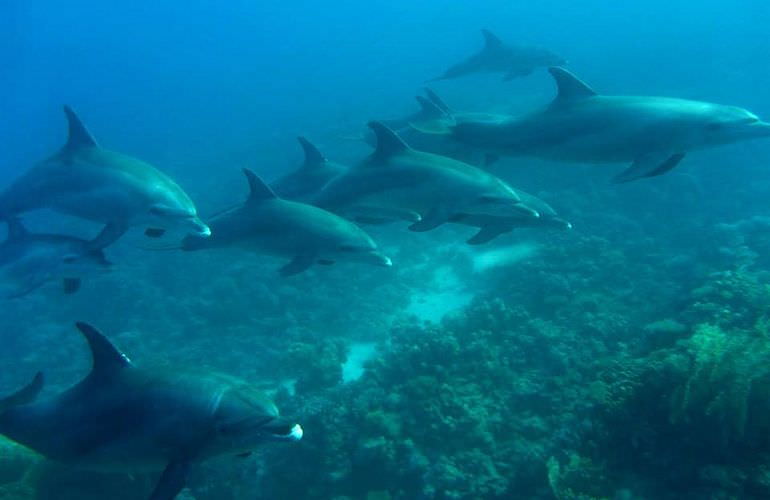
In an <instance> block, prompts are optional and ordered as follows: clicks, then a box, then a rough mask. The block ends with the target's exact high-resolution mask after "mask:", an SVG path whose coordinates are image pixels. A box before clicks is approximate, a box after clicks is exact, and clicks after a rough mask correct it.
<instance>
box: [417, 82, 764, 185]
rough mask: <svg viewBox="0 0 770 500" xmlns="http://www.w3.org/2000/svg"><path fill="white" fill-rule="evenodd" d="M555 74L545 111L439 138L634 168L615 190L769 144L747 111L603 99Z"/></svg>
mask: <svg viewBox="0 0 770 500" xmlns="http://www.w3.org/2000/svg"><path fill="white" fill-rule="evenodd" d="M549 71H550V73H551V75H553V78H554V80H555V81H556V85H557V88H558V93H557V96H556V98H555V99H554V100H553V102H551V104H550V105H549V106H547V107H546V108H545V109H544V110H541V111H537V112H533V113H530V114H526V115H524V116H520V117H510V118H508V119H505V120H500V121H472V120H471V121H464V122H462V123H457V124H456V125H452V126H449V127H447V130H445V131H443V132H442V131H439V132H437V133H444V134H449V135H451V136H452V137H453V138H454V139H455V140H457V141H459V142H461V143H463V144H465V145H467V146H470V147H475V148H479V149H480V150H483V151H485V152H486V153H488V154H493V155H524V156H535V157H541V158H547V159H554V160H561V161H575V162H589V163H613V162H631V165H630V166H629V167H628V168H627V169H626V170H624V171H623V172H621V173H620V174H619V175H617V176H616V177H615V178H614V182H628V181H632V180H636V179H640V178H643V177H654V176H657V175H661V174H664V173H666V172H668V171H669V170H671V169H672V168H674V167H675V166H677V165H678V164H679V162H680V161H681V160H682V159H683V158H684V157H685V155H686V154H687V152H689V151H693V150H698V149H705V148H709V147H713V146H719V145H723V144H730V143H734V142H738V141H742V140H747V139H754V138H761V137H770V123H767V122H763V121H760V120H759V118H757V116H756V115H754V114H753V113H751V112H749V111H747V110H745V109H742V108H738V107H734V106H725V105H720V104H712V103H707V102H699V101H690V100H685V99H676V98H670V97H627V96H604V95H599V94H597V93H596V92H594V90H593V89H591V88H590V87H589V86H588V85H586V84H585V83H583V82H582V81H580V80H579V79H578V78H577V77H575V76H574V75H573V74H572V73H570V72H569V71H567V70H565V69H563V68H550V69H549ZM426 131H428V130H426ZM430 132H435V130H430Z"/></svg>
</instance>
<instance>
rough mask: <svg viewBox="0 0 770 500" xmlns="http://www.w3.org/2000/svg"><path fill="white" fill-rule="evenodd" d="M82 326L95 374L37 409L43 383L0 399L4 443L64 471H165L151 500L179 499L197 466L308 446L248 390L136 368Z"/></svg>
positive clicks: (232, 382) (235, 383)
mask: <svg viewBox="0 0 770 500" xmlns="http://www.w3.org/2000/svg"><path fill="white" fill-rule="evenodd" d="M76 326H77V328H78V330H80V332H81V333H82V334H83V336H84V337H85V339H86V341H87V342H88V345H89V347H90V348H91V354H92V356H93V367H92V369H91V372H90V373H89V374H88V375H87V376H86V377H85V378H84V379H83V380H82V381H80V382H79V383H78V384H76V385H75V386H73V387H72V388H70V389H68V390H66V391H64V392H62V393H60V394H58V395H56V396H53V397H52V398H50V399H47V400H42V401H36V399H37V396H38V394H39V392H40V391H41V389H42V387H43V376H42V374H41V373H38V374H37V375H36V376H35V378H34V379H33V381H32V382H30V383H29V385H27V386H26V387H24V388H23V389H21V390H19V391H18V392H16V393H15V394H12V395H10V396H8V397H6V398H3V399H0V434H2V435H4V436H6V437H8V438H9V439H12V440H13V441H16V442H17V443H20V444H22V445H24V446H26V447H28V448H30V449H32V450H34V451H36V452H37V453H40V454H41V455H43V456H44V457H46V458H48V459H51V460H54V461H57V462H61V463H63V464H65V465H70V466H75V467H81V468H86V469H91V470H99V471H126V472H143V471H147V472H151V471H160V470H162V471H163V473H162V475H161V476H160V480H159V481H158V483H157V485H156V486H155V489H154V491H153V493H152V495H151V496H150V500H171V499H173V498H175V497H176V496H177V494H178V493H179V492H180V491H181V490H182V488H184V485H185V483H186V478H187V475H188V472H189V469H190V467H191V465H192V464H194V463H196V462H199V461H202V460H205V459H207V458H210V457H214V456H217V455H225V454H232V455H236V454H242V453H247V452H250V451H252V450H253V449H254V448H256V447H257V446H259V445H260V444H262V443H264V442H267V441H297V440H299V439H300V438H301V437H302V428H301V427H300V426H299V424H296V423H295V422H293V421H291V420H287V419H284V418H282V417H280V416H279V415H278V409H277V408H276V407H275V404H273V402H272V401H271V400H270V399H269V398H268V397H267V396H266V395H265V394H263V393H262V392H260V391H258V390H256V389H255V388H254V387H253V386H251V385H249V384H248V383H246V382H245V381H242V380H239V379H237V378H234V377H231V376H227V375H219V374H213V373H206V374H193V373H186V372H182V371H177V370H174V371H171V372H166V371H153V370H147V369H144V368H139V367H138V366H135V365H134V364H133V363H132V362H131V361H130V360H129V359H128V357H127V356H126V355H125V354H123V353H121V352H120V351H119V350H118V349H117V348H116V347H115V346H114V345H113V344H112V343H110V341H109V340H108V339H107V338H106V337H105V336H104V335H102V334H101V333H100V332H99V331H97V330H96V329H95V328H94V327H92V326H91V325H88V324H86V323H76Z"/></svg>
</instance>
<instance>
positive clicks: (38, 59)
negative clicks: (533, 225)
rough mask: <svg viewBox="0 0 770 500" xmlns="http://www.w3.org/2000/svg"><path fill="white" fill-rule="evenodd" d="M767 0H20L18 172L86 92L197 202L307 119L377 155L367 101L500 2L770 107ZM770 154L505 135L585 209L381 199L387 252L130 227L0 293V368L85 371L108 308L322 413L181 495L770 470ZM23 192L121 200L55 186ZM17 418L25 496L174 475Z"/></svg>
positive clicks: (566, 42)
mask: <svg viewBox="0 0 770 500" xmlns="http://www.w3.org/2000/svg"><path fill="white" fill-rule="evenodd" d="M769 20H770V4H769V3H767V2H765V1H760V0H737V1H734V2H730V3H725V2H716V1H713V0H708V1H699V2H696V1H694V0H669V1H666V2H663V1H660V0H653V1H646V2H606V1H599V0H590V1H585V2H577V3H576V2H568V1H565V0H547V1H541V2H534V3H532V2H509V1H502V0H501V1H492V0H481V1H478V2H440V1H438V0H429V1H423V2H408V1H405V0H393V1H380V0H377V1H370V2H359V1H348V0H344V1H342V0H340V1H336V2H329V1H324V2H322V1H317V0H310V1H307V2H276V1H262V2H250V1H244V0H234V1H231V2H220V3H216V2H201V1H192V2H181V1H167V2H150V1H145V0H138V1H135V2H121V3H114V2H96V1H85V0H73V1H70V2H34V1H22V0H8V1H6V2H5V3H4V4H3V5H2V6H0V33H1V34H2V35H0V37H1V38H2V43H0V63H1V64H2V68H1V69H0V95H2V98H0V117H2V119H1V120H0V138H1V139H0V144H2V145H3V147H0V187H5V186H7V185H9V184H10V183H11V182H12V181H13V180H14V179H16V178H17V177H18V176H19V175H21V174H22V173H23V172H25V171H26V170H27V169H28V168H30V167H31V166H32V165H33V164H35V163H36V162H38V161H40V160H41V159H43V158H46V157H48V156H50V155H52V154H53V153H54V152H55V151H57V149H58V148H59V147H61V145H62V144H63V143H64V141H65V139H66V122H65V120H64V116H63V114H62V112H61V106H62V105H64V104H68V105H71V106H72V107H73V108H74V109H75V110H76V111H77V112H78V114H79V115H80V117H81V118H82V119H83V120H84V122H85V123H86V124H87V126H88V128H89V130H90V131H91V132H92V133H93V135H94V136H95V137H96V138H97V140H98V141H99V143H100V144H101V145H102V146H104V147H107V148H109V149H113V150H116V151H121V152H125V153H127V154H130V155H133V156H136V157H139V158H142V159H143V160H145V161H148V162H150V163H152V164H153V165H156V166H157V167H158V168H160V169H161V170H162V171H164V172H166V173H167V174H168V175H170V176H171V177H173V178H174V179H175V180H176V181H177V182H178V183H179V184H180V185H181V186H182V187H183V188H184V189H185V190H186V191H187V193H189V195H190V196H191V198H192V199H193V200H194V201H195V203H196V205H197V207H198V210H199V212H200V213H201V214H202V216H204V218H205V217H206V216H207V215H208V214H211V213H214V212H215V211H217V210H219V209H221V208H223V207H226V206H230V205H232V204H234V203H239V202H240V201H242V200H243V199H244V197H245V196H246V193H247V189H246V183H245V181H244V180H243V176H242V174H241V169H242V168H243V167H248V168H251V169H252V170H254V171H255V172H257V173H258V174H259V175H260V176H262V177H263V178H264V179H266V180H272V179H275V178H277V177H279V176H280V175H281V174H283V173H286V172H288V171H290V170H292V169H294V168H295V167H296V166H297V165H298V164H299V163H300V162H301V159H302V156H301V150H300V148H299V147H298V145H297V143H296V136H297V135H304V136H307V137H308V138H310V139H311V140H312V141H313V142H314V143H315V144H317V145H318V146H319V148H320V149H321V150H322V151H323V152H324V153H325V154H326V155H327V156H328V157H329V158H330V159H334V160H337V161H340V162H343V163H347V164H351V163H354V162H356V161H358V160H360V159H361V158H363V157H365V155H367V154H368V152H369V151H370V149H369V147H368V146H366V145H365V144H364V143H363V142H362V141H359V140H357V137H358V136H360V134H361V133H362V131H363V130H364V124H365V123H366V122H367V121H369V120H371V119H375V118H393V117H399V116H403V115H406V114H408V113H411V112H412V111H414V109H415V102H414V99H413V96H414V95H416V94H419V93H420V92H421V89H422V87H423V86H424V85H425V84H424V82H425V80H427V79H429V78H431V77H433V76H435V75H437V74H439V73H441V72H442V71H443V70H444V69H445V68H446V67H447V66H448V65H449V64H451V63H453V62H456V61H457V60H459V59H461V58H463V57H465V56H466V55H468V54H470V53H471V52H472V51H474V50H476V49H477V48H478V47H480V45H481V43H482V41H481V36H480V34H479V30H480V29H481V28H488V29H490V30H492V31H494V32H495V33H496V34H497V35H498V36H500V38H502V39H503V40H505V41H507V42H511V43H519V44H534V45H539V46H544V47H547V48H549V49H550V50H552V51H554V52H556V53H558V54H560V55H562V56H564V57H565V58H566V59H567V60H568V67H569V68H570V70H572V71H573V72H574V73H575V74H577V75H578V76H580V78H582V79H583V80H585V81H586V82H588V83H589V84H590V85H591V86H592V87H593V88H594V89H595V90H597V91H598V92H600V93H606V94H620V95H662V96H671V97H681V98H688V99H696V100H703V101H709V102H716V103H722V104H731V105H735V106H740V107H744V108H746V109H749V110H751V111H752V112H753V113H756V114H757V115H758V116H759V117H762V118H764V119H765V120H768V119H770V90H768V89H769V88H770V86H769V85H768V84H770V64H768V54H770V38H769V37H768V36H767V26H768V21H769ZM431 86H432V88H434V89H435V90H436V91H437V92H438V93H439V94H440V95H441V96H442V97H443V98H444V99H445V100H446V101H447V102H448V103H450V104H451V105H452V106H453V107H455V108H456V109H460V110H474V111H491V112H499V113H521V112H525V111H529V110H532V109H535V108H536V107H538V106H542V105H545V104H547V103H548V102H549V101H550V99H551V98H552V96H553V94H554V86H553V83H552V79H551V78H550V76H549V75H548V73H547V72H546V71H544V70H543V69H542V68H540V69H538V70H536V71H535V72H534V73H533V74H532V75H531V76H528V77H526V78H520V79H515V80H513V81H510V82H502V81H501V80H500V75H496V74H484V75H472V76H468V77H465V78H460V79H455V80H447V81H442V82H437V83H435V84H431ZM768 165H770V141H767V140H764V141H762V140H757V141H750V142H740V143H737V144H734V145H730V146H724V147H720V148H716V149H708V150H704V151H699V152H694V153H692V154H688V156H687V157H686V159H685V160H684V161H683V162H682V164H681V165H680V166H679V167H677V168H676V169H675V170H673V171H672V172H671V173H669V174H667V175H664V176H661V177H657V178H655V179H651V180H644V181H640V182H634V183H629V184H627V185H612V184H611V183H609V181H608V180H609V179H610V178H611V177H612V176H613V175H615V174H616V173H617V172H618V171H620V170H621V169H622V168H623V167H622V166H621V165H585V164H574V163H559V162H549V161H542V160H536V159H520V158H515V159H504V160H502V161H501V163H499V164H497V165H496V166H495V167H494V170H493V171H494V172H495V173H496V174H497V175H499V176H500V177H501V178H503V179H505V180H506V181H508V182H510V183H511V184H512V185H513V186H515V187H519V188H521V189H524V190H526V191H527V192H530V193H533V194H536V195H538V196H540V197H541V198H543V199H544V200H546V201H547V202H548V203H550V204H551V205H553V207H554V208H555V209H556V210H557V211H558V212H559V214H560V215H562V216H563V217H564V218H565V219H567V220H569V221H570V222H571V223H572V224H573V226H574V229H573V230H571V231H567V232H560V231H536V230H520V231H519V230H517V231H516V232H514V233H513V234H507V235H504V236H502V237H501V238H499V239H498V240H495V241H494V242H493V243H490V244H489V245H485V246H481V247H471V246H467V245H465V243H464V241H465V240H466V239H467V238H468V237H470V236H471V235H472V234H473V230H472V229H470V228H466V227H458V226H445V227H441V228H439V229H437V230H435V231H432V232H429V233H413V232H410V231H408V230H407V229H406V228H405V227H404V224H401V223H398V224H393V225H386V226H368V227H367V228H366V230H367V232H368V233H369V234H371V236H372V237H373V238H374V239H375V240H376V241H377V243H378V244H379V245H380V247H381V248H382V249H383V250H384V251H385V252H386V253H387V254H388V255H389V256H390V257H391V258H392V259H393V261H394V266H393V267H392V268H389V269H385V268H375V267H371V266H364V265H361V264H352V263H347V264H345V263H340V264H337V265H334V266H329V267H324V266H315V267H314V268H312V269H311V270H310V271H309V272H307V273H305V274H302V275H299V276H296V277H292V278H287V279H283V278H281V277H279V276H278V274H277V273H276V269H277V268H278V267H280V266H281V265H283V263H284V262H283V261H282V260H281V259H277V258H273V257H265V256H260V255H254V254H253V253H249V252H246V251H238V250H217V251H211V252H200V253H194V254H193V253H181V252H151V251H147V250H145V249H143V247H145V246H147V245H148V240H147V238H145V237H144V236H143V235H142V230H139V229H133V230H131V231H130V232H129V233H128V234H127V235H126V236H124V237H123V238H122V239H121V240H119V241H118V242H117V243H116V244H115V245H114V246H112V247H110V248H108V249H107V254H108V256H109V258H110V260H111V261H113V262H114V263H115V266H114V267H115V269H114V270H113V271H112V272H110V273H106V274H104V275H98V276H90V277H88V278H85V279H84V280H83V287H82V289H81V290H80V291H79V292H78V293H77V294H74V295H66V296H65V295H63V294H62V293H61V290H60V289H59V287H58V286H57V285H56V284H49V285H47V286H45V287H43V288H42V289H40V290H37V291H35V292H34V293H32V294H30V295H28V296H26V297H24V298H22V299H16V300H8V301H4V302H2V309H0V311H2V314H0V366H1V367H2V369H0V394H6V393H10V392H12V391H14V390H16V389H17V388H18V387H20V386H21V385H22V384H24V383H26V382H27V381H28V380H29V378H30V377H31V375H32V374H33V373H34V372H35V371H37V370H39V369H45V371H46V375H47V385H46V388H45V390H44V393H43V395H44V396H49V395H52V394H55V393H56V392H57V391H59V390H62V389H63V388H65V387H66V386H67V385H69V384H72V383H74V382H76V381H77V380H79V378H80V377H82V375H83V374H84V373H85V372H86V371H87V369H88V365H89V359H88V356H87V352H86V350H85V347H84V345H83V343H82V342H81V340H80V339H79V338H78V336H77V335H76V333H75V332H74V329H73V327H72V326H71V325H72V323H73V322H74V321H76V320H86V321H89V322H92V323H93V324H95V325H98V326H99V328H100V329H102V330H103V331H104V332H105V333H107V334H108V336H109V337H110V338H112V339H113V340H114V341H115V342H116V343H117V344H118V345H120V347H121V348H122V349H123V350H124V351H126V352H127V353H128V354H129V356H130V357H131V358H132V359H133V360H134V361H136V362H137V363H138V364H140V365H142V366H146V365H161V366H167V367H168V366H193V367H195V368H197V369H199V370H202V371H204V372H206V371H218V372H226V373H230V374H233V375H236V376H238V377H240V378H243V379H247V380H250V381H253V382H254V383H257V384H258V385H259V386H260V387H263V388H265V389H266V390H268V391H269V392H270V393H271V394H272V395H273V396H274V398H275V399H276V401H277V402H278V405H279V406H280V407H281V408H282V411H283V412H284V413H287V414H288V413H290V414H292V415H296V417H297V419H298V420H299V421H301V422H303V426H304V427H305V437H304V438H303V440H302V441H301V442H300V443H297V444H291V445H284V444H281V445H280V446H267V447H266V448H265V450H260V451H258V452H257V453H256V454H255V455H253V456H251V457H249V458H246V459H234V458H232V457H225V458H220V459H217V460H215V461H213V462H209V463H206V464H203V465H199V466H196V468H195V469H194V471H193V473H192V474H191V480H190V483H189V490H186V491H185V493H184V495H187V497H182V498H196V499H198V500H204V499H214V498H217V499H220V498H224V499H229V498H233V499H235V498H238V499H245V498H314V499H315V498H318V499H325V498H340V499H341V498H350V499H359V498H367V499H374V498H394V499H415V498H426V499H427V498H435V499H450V498H451V499H454V498H462V499H464V498H469V499H470V498H484V499H486V498H495V499H496V498H559V499H568V498H570V499H571V498H634V499H635V498H767V497H768V496H770V481H768V480H767V478H766V477H765V476H766V474H765V473H764V472H763V471H766V470H767V467H768V466H770V461H769V458H768V457H770V442H768V440H767V438H766V435H767V434H766V431H767V430H768V429H770V421H768V420H767V417H766V415H767V414H768V413H767V412H766V411H765V410H767V409H769V408H767V405H768V403H767V402H766V400H767V397H766V396H767V394H768V391H770V371H767V369H766V368H765V366H770V365H768V364H767V363H766V361H768V360H770V344H769V343H768V342H770V337H768V335H770V334H768V331H769V330H768V328H767V324H768V323H767V322H768V318H767V307H768V306H770V293H768V290H769V289H770V288H768V287H769V286H770V260H768V258H767V255H768V254H767V252H768V250H770V238H768V236H767V235H768V234H769V233H768V227H770V224H768V223H767V220H768V219H767V218H768V217H770V208H769V207H768V203H767V200H768V198H769V197H770V174H768V171H767V167H768ZM25 221H27V224H28V225H29V226H30V227H31V228H33V229H35V230H37V231H46V232H66V233H68V234H74V235H77V236H80V237H83V238H90V237H93V236H94V235H95V234H96V233H97V232H98V231H99V229H100V228H99V225H98V224H94V223H91V222H86V221H82V220H79V219H76V218H73V217H68V216H62V215H59V214H55V213H52V212H49V211H43V212H37V213H33V214H30V215H29V216H25ZM704 325H708V326H709V327H710V328H711V329H708V328H706V327H705V326H704ZM704 332H705V333H704ZM709 339H710V340H709ZM749 358H751V359H749ZM10 446H11V445H9V444H7V443H6V442H5V441H0V457H2V456H4V454H5V450H6V448H7V449H8V450H11V451H8V453H9V456H16V455H19V457H20V458H19V457H17V458H14V459H13V460H11V461H10V462H13V463H14V464H15V463H16V462H15V461H14V460H17V461H19V464H20V465H18V467H16V466H15V465H14V467H16V468H14V467H11V466H10V465H9V466H8V467H7V468H8V472H7V473H5V472H3V470H2V469H3V467H4V466H3V465H2V463H0V493H2V494H0V496H1V497H3V498H45V499H60V498H67V499H69V498H104V497H101V496H99V493H95V492H94V491H91V490H89V489H88V488H89V487H93V485H94V484H99V485H100V486H99V487H100V488H106V489H107V490H105V491H111V492H113V493H110V495H111V496H109V498H143V497H144V496H146V495H147V494H148V492H149V491H150V486H151V485H152V483H153V481H154V479H155V476H157V474H156V475H155V476H152V475H151V476H148V478H144V476H141V477H139V478H133V476H131V478H129V476H127V475H126V474H123V473H117V474H108V475H97V476H92V475H91V473H88V472H73V473H70V472H66V471H69V470H70V469H64V470H65V472H61V471H58V470H54V471H53V472H51V471H47V472H45V473H42V474H41V475H36V474H33V473H29V474H27V475H26V476H25V475H24V473H27V472H29V471H30V470H33V471H37V470H38V469H37V468H38V467H40V465H39V464H38V461H39V459H38V458H36V457H29V456H26V455H22V452H21V451H20V449H18V448H9V447H10ZM619 450H620V451H619ZM15 454H16V455H15ZM10 462H9V463H10ZM672 464H674V465H672ZM46 470H47V469H46ZM22 472H24V473H22ZM297 474H301V475H302V477H303V481H300V482H299V483H300V484H298V481H296V477H297ZM65 478H67V479H66V480H65ZM110 488H111V489H110ZM34 491H36V493H33V492H34ZM64 492H66V493H64ZM3 495H5V496H3ZM35 495H37V496H35ZM119 495H124V496H119Z"/></svg>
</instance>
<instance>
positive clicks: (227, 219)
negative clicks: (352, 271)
mask: <svg viewBox="0 0 770 500" xmlns="http://www.w3.org/2000/svg"><path fill="white" fill-rule="evenodd" d="M243 172H244V174H245V175H246V178H247V180H248V181H249V190H250V194H249V197H248V199H247V200H246V202H245V203H243V204H241V205H239V206H237V207H235V208H232V209H230V210H227V211H225V212H223V213H221V214H219V215H217V216H215V217H214V218H212V219H211V221H209V224H210V225H211V227H212V231H213V234H212V236H211V237H210V238H201V237H197V236H187V237H186V238H185V239H184V240H183V241H182V247H181V248H182V250H186V251H193V250H201V249H207V248H223V247H241V248H246V249H249V250H254V251H256V252H258V253H262V254H266V255H273V256H278V257H288V258H290V259H291V260H290V261H289V263H288V264H286V265H285V266H283V267H282V268H281V269H280V273H281V275H282V276H291V275H293V274H297V273H301V272H303V271H305V270H307V269H308V268H309V267H310V266H312V265H313V264H316V263H318V264H323V265H329V264H333V263H334V262H336V261H343V262H345V261H351V262H364V263H368V264H374V265H378V266H390V265H391V261H390V259H389V258H388V257H386V256H385V255H383V254H382V253H381V252H380V251H379V250H377V245H376V244H375V243H374V241H373V240H372V238H370V237H369V235H368V234H366V233H365V232H364V231H363V229H361V228H360V227H358V226H356V225H355V224H354V223H352V222H350V221H348V220H345V219H343V218H342V217H339V216H337V215H335V214H333V213H331V212H327V211H326V210H323V209H321V208H318V207H315V206H312V205H308V204H305V203H299V202H295V201H290V200H284V199H281V198H279V197H278V196H277V195H276V194H275V193H274V192H273V190H272V189H270V188H269V187H268V186H267V185H266V184H265V183H264V182H263V181H262V180H261V179H260V178H259V177H257V175H256V174H254V172H252V171H251V170H248V169H244V170H243Z"/></svg>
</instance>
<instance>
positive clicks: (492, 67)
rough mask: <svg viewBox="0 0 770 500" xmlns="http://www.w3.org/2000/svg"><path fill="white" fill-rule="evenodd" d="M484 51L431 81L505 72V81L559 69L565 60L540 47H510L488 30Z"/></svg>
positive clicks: (485, 35) (484, 33)
mask: <svg viewBox="0 0 770 500" xmlns="http://www.w3.org/2000/svg"><path fill="white" fill-rule="evenodd" d="M481 34H482V35H484V48H482V49H481V50H480V51H479V52H477V53H475V54H473V55H472V56H470V57H468V58H467V59H464V60H463V61H460V62H459V63H457V64H455V65H453V66H450V67H449V69H447V70H446V71H445V72H444V74H442V75H441V76H438V77H436V78H433V79H431V80H428V81H429V82H435V81H438V80H449V79H451V78H457V77H460V76H465V75H470V74H473V73H503V74H504V76H503V80H504V81H508V80H512V79H514V78H518V77H522V76H527V75H529V74H530V73H532V72H533V71H534V70H536V69H537V68H540V67H548V66H558V65H562V64H565V63H566V61H565V60H564V59H562V58H561V57H559V56H558V55H556V54H554V53H553V52H551V51H549V50H546V49H544V48H541V47H528V46H522V45H516V46H514V45H508V44H505V43H503V42H502V41H501V40H500V39H499V38H498V37H497V36H495V35H494V34H493V33H492V32H491V31H489V30H486V29H485V30H481Z"/></svg>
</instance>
